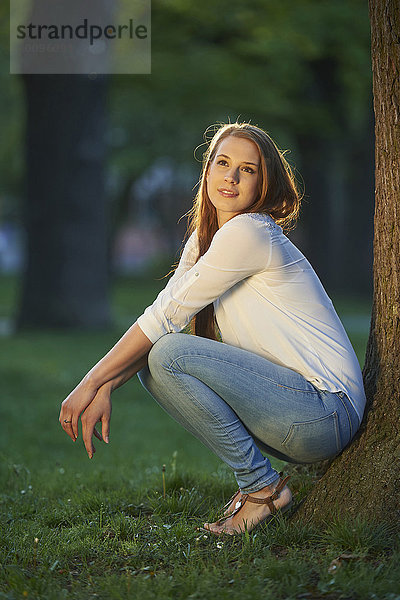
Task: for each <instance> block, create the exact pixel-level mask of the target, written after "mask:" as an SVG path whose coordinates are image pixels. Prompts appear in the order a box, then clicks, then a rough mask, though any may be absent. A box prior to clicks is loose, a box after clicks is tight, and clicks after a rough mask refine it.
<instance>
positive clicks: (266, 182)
mask: <svg viewBox="0 0 400 600" xmlns="http://www.w3.org/2000/svg"><path fill="white" fill-rule="evenodd" d="M207 131H208V130H207ZM207 131H206V133H207ZM228 136H235V137H240V138H245V139H248V140H251V141H252V142H254V143H255V144H256V146H257V148H258V152H259V157H260V164H261V169H260V171H259V173H260V175H259V180H258V189H257V194H256V198H255V200H254V202H253V204H252V205H251V206H250V207H248V208H246V209H243V210H242V211H238V212H243V213H248V212H255V213H266V214H269V215H271V217H272V218H273V219H274V221H275V222H276V223H277V224H278V225H280V226H281V227H282V228H283V229H284V230H286V231H288V230H289V229H292V228H293V227H294V225H295V223H296V220H297V218H298V215H299V210H300V202H301V197H300V195H299V192H298V190H297V187H296V184H295V178H294V173H293V171H292V169H291V167H290V165H289V163H288V162H287V160H286V159H285V157H284V154H283V152H281V151H280V150H279V149H278V147H277V146H276V144H275V142H274V141H273V140H272V139H271V137H270V136H269V135H268V134H267V133H266V132H265V131H264V130H263V129H260V128H259V127H257V126H255V125H251V124H250V123H229V124H225V125H221V126H219V128H218V129H217V130H216V132H215V133H214V135H213V137H212V139H211V141H210V143H209V145H208V148H207V150H206V151H205V152H204V154H203V164H202V171H201V176H200V181H199V189H198V192H197V194H196V197H195V199H194V202H193V207H192V209H191V210H190V211H189V213H187V216H188V225H187V231H186V236H187V237H188V236H190V235H191V234H192V233H193V231H195V230H197V236H198V242H199V253H198V256H197V260H198V259H199V258H200V257H201V256H203V254H205V252H207V250H208V248H209V247H210V244H211V241H212V239H213V237H214V235H215V233H216V232H217V230H218V221H217V211H216V209H215V207H214V205H213V204H212V203H211V201H210V198H209V197H208V193H207V183H206V175H207V171H208V168H209V166H210V164H211V163H212V161H213V160H214V157H215V155H216V153H217V150H218V147H219V145H220V143H221V142H222V140H224V139H225V138H227V137H228ZM186 236H185V237H186ZM191 331H192V333H193V334H195V335H199V336H202V337H206V338H210V339H217V336H216V323H215V318H214V308H213V305H212V304H209V305H208V306H206V307H205V308H203V309H202V310H201V311H200V312H199V313H197V315H196V316H195V317H193V319H192V322H191Z"/></svg>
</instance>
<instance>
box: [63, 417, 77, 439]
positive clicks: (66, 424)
mask: <svg viewBox="0 0 400 600" xmlns="http://www.w3.org/2000/svg"><path fill="white" fill-rule="evenodd" d="M60 423H61V427H62V428H63V429H64V431H65V433H66V434H67V435H69V437H70V438H71V440H72V441H74V442H75V440H76V436H75V433H74V431H73V429H72V419H67V418H65V419H62V418H60Z"/></svg>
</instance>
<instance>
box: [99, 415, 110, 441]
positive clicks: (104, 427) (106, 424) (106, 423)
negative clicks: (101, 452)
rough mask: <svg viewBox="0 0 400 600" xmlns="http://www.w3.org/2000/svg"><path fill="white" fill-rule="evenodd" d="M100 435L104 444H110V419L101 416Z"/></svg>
mask: <svg viewBox="0 0 400 600" xmlns="http://www.w3.org/2000/svg"><path fill="white" fill-rule="evenodd" d="M101 433H102V435H103V440H104V441H105V443H106V444H108V443H109V442H110V417H109V416H106V415H103V416H102V419H101Z"/></svg>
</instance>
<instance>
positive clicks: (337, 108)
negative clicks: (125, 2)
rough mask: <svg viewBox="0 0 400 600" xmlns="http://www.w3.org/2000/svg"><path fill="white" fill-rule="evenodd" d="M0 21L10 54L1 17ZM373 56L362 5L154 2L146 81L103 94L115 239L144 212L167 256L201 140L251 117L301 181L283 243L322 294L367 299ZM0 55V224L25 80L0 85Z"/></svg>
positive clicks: (11, 211) (15, 207) (313, 0)
mask: <svg viewBox="0 0 400 600" xmlns="http://www.w3.org/2000/svg"><path fill="white" fill-rule="evenodd" d="M0 11H1V13H2V17H3V18H2V19H1V27H2V29H3V31H2V33H3V35H2V42H1V43H2V44H4V43H5V42H4V40H5V39H6V33H5V32H6V31H7V27H8V22H6V19H7V15H6V14H5V13H6V8H5V7H4V6H3V7H2V8H1V9H0ZM1 13H0V14H1ZM369 49H370V39H369V21H368V7H367V6H366V4H365V2H364V1H363V0H338V1H337V2H335V3H329V2H325V1H322V2H321V1H317V0H296V2H293V1H292V0H282V1H281V2H279V3H276V2H275V1H273V0H254V2H253V3H252V4H251V5H249V6H245V5H243V3H241V2H239V1H238V0H229V1H228V0H221V1H220V2H218V5H216V4H215V2H212V1H211V0H205V1H203V2H202V3H200V4H199V3H187V2H185V1H184V0H154V1H153V3H152V74H151V75H133V76H114V77H113V78H112V79H111V81H110V86H109V95H108V109H109V117H108V120H109V126H108V128H107V131H106V136H107V137H106V140H107V143H108V166H107V172H106V180H105V190H106V193H107V197H108V199H109V201H110V203H111V206H110V208H111V211H110V219H111V223H110V225H111V230H112V235H113V236H114V235H115V234H116V232H117V231H118V230H119V228H120V227H121V224H126V223H127V222H130V221H136V222H137V223H138V224H139V226H143V224H144V223H146V219H145V218H143V214H144V213H145V215H146V218H149V219H150V220H151V219H153V220H154V222H155V224H156V226H157V227H159V228H164V229H166V230H167V231H168V236H169V241H168V247H169V250H170V252H174V250H173V249H174V248H176V244H177V243H178V244H179V240H180V239H181V238H182V235H183V232H184V222H183V221H181V223H180V224H179V225H177V220H178V219H179V217H180V216H181V215H182V214H183V213H185V212H186V211H187V210H188V209H189V208H190V206H191V202H192V198H193V196H194V193H195V185H196V182H197V180H198V176H199V168H200V165H199V162H198V161H199V160H200V159H201V154H202V152H203V150H204V146H202V145H201V144H202V142H203V138H202V132H203V131H204V130H205V129H206V128H207V127H208V126H209V125H210V124H212V123H216V122H219V121H220V122H226V121H228V120H231V121H234V120H236V119H239V120H250V121H251V122H252V123H254V124H258V125H260V126H261V127H263V128H265V129H266V130H267V131H268V132H269V133H270V134H271V136H272V137H273V138H274V139H275V140H276V141H277V143H278V145H279V146H280V147H281V148H283V149H286V148H290V149H291V153H290V154H289V155H288V156H287V158H288V159H289V161H290V162H291V164H292V165H294V166H295V167H296V168H297V170H298V172H299V173H300V174H301V177H302V179H303V180H304V184H305V200H304V205H303V212H302V218H301V222H300V225H299V227H298V228H297V230H296V231H295V232H293V233H292V234H291V237H292V238H293V239H294V241H295V242H296V243H297V244H298V245H299V246H300V247H301V249H302V250H303V251H304V252H305V253H306V254H307V256H308V258H309V259H310V261H311V262H312V263H313V265H314V266H315V268H316V269H317V271H318V273H319V274H320V276H321V279H322V281H323V283H324V284H325V285H326V287H327V288H328V291H331V290H333V289H336V290H338V289H339V290H340V289H345V288H351V289H352V290H353V291H354V292H356V291H357V292H365V291H369V290H370V270H371V246H372V244H371V240H372V206H373V114H372V95H371V71H370V52H369ZM6 50H7V49H6V48H5V47H4V46H3V51H2V54H1V57H0V60H1V61H2V63H3V64H2V67H3V68H2V69H1V71H2V75H1V78H2V80H1V81H0V84H1V89H2V90H3V93H2V97H1V100H0V102H1V105H0V109H1V112H0V124H1V127H2V131H3V132H6V134H7V135H3V136H2V137H1V139H0V175H1V189H0V194H1V204H0V211H1V215H0V219H4V218H5V217H7V218H12V219H16V220H18V219H20V215H21V206H22V203H21V200H22V198H23V196H24V194H25V192H24V188H23V185H22V181H23V176H24V167H23V160H22V154H23V148H22V144H23V133H22V132H23V125H24V123H25V119H26V117H25V114H26V111H25V108H24V105H23V94H22V85H21V80H20V79H19V78H18V77H15V76H13V77H11V76H9V75H6V73H7V70H8V64H7V61H8V55H7V54H8V53H7V51H6ZM86 110H87V113H88V114H89V112H90V110H91V107H90V105H87V108H86ZM60 118H62V115H60ZM93 143H95V142H93ZM196 146H199V147H198V148H197V150H196V153H195V156H193V149H194V148H195V147H196ZM43 160H46V156H44V158H43ZM300 180H301V178H300ZM139 183H140V185H139ZM146 185H147V187H146ZM0 222H1V221H0ZM99 268H100V265H99Z"/></svg>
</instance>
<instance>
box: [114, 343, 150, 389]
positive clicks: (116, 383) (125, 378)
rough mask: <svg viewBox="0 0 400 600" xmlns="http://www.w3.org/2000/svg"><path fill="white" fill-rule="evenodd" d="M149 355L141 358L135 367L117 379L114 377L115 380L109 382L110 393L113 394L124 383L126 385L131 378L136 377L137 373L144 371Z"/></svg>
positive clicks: (126, 370)
mask: <svg viewBox="0 0 400 600" xmlns="http://www.w3.org/2000/svg"><path fill="white" fill-rule="evenodd" d="M148 354H149V353H148V352H147V353H146V354H145V355H144V356H143V357H142V358H140V359H139V360H138V361H136V362H135V363H134V364H133V365H131V366H130V367H128V368H127V369H125V371H123V372H122V373H121V374H120V375H118V376H117V377H114V379H112V380H111V381H109V382H108V385H110V391H111V392H113V391H114V390H116V389H117V388H119V387H121V385H124V383H126V382H127V381H128V380H129V379H131V377H133V376H134V375H136V373H137V372H138V371H140V370H141V369H143V367H145V366H146V364H147V356H148Z"/></svg>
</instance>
